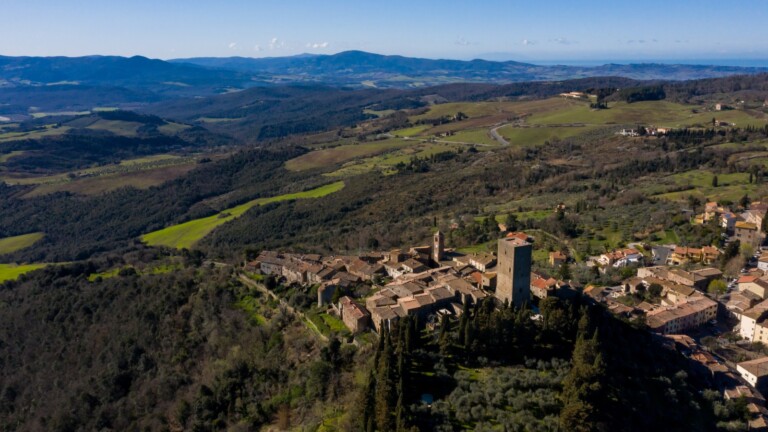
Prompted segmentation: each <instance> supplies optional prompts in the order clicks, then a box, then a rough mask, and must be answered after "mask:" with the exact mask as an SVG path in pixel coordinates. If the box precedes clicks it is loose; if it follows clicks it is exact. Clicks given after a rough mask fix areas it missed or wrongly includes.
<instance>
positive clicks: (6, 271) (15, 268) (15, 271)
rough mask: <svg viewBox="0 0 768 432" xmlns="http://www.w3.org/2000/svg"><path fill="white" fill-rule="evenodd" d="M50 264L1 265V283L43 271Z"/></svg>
mask: <svg viewBox="0 0 768 432" xmlns="http://www.w3.org/2000/svg"><path fill="white" fill-rule="evenodd" d="M47 265H48V264H21V265H17V264H0V282H5V281H9V280H16V279H18V278H19V276H21V275H23V274H24V273H28V272H31V271H33V270H37V269H41V268H43V267H45V266H47Z"/></svg>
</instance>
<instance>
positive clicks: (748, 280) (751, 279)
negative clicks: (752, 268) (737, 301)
mask: <svg viewBox="0 0 768 432" xmlns="http://www.w3.org/2000/svg"><path fill="white" fill-rule="evenodd" d="M756 280H757V276H742V277H740V278H739V280H737V281H736V283H740V284H743V283H751V282H754V281H756Z"/></svg>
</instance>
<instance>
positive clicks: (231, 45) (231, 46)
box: [229, 42, 237, 49]
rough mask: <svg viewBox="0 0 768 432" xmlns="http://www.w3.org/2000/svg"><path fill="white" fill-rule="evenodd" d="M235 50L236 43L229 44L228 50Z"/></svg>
mask: <svg viewBox="0 0 768 432" xmlns="http://www.w3.org/2000/svg"><path fill="white" fill-rule="evenodd" d="M235 48H237V42H230V43H229V49H235Z"/></svg>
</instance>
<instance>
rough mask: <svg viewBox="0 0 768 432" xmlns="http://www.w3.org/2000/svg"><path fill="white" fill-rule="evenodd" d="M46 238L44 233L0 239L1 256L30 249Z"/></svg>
mask: <svg viewBox="0 0 768 432" xmlns="http://www.w3.org/2000/svg"><path fill="white" fill-rule="evenodd" d="M43 237H45V234H43V233H40V232H38V233H31V234H24V235H19V236H14V237H6V238H0V255H3V254H9V253H13V252H16V251H18V250H21V249H24V248H28V247H30V246H32V245H33V244H35V243H36V242H38V241H39V240H41V239H42V238H43Z"/></svg>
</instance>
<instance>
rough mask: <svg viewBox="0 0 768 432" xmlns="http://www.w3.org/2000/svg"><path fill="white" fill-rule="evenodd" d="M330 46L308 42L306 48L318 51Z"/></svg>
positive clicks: (325, 43)
mask: <svg viewBox="0 0 768 432" xmlns="http://www.w3.org/2000/svg"><path fill="white" fill-rule="evenodd" d="M329 45H330V44H329V43H328V42H314V43H312V42H309V43H307V48H312V49H320V48H328V46H329Z"/></svg>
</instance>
